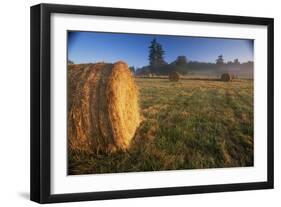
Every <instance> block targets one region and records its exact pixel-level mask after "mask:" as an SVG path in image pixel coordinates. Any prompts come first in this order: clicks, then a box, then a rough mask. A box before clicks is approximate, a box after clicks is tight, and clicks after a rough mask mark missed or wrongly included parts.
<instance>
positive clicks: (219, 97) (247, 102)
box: [68, 78, 254, 175]
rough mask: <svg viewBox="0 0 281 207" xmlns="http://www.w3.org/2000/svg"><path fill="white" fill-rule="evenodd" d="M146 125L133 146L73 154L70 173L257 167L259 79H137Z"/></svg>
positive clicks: (69, 156) (143, 125) (71, 152)
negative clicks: (255, 103) (255, 129)
mask: <svg viewBox="0 0 281 207" xmlns="http://www.w3.org/2000/svg"><path fill="white" fill-rule="evenodd" d="M136 83H137V85H138V88H139V91H140V97H139V101H140V103H139V104H140V108H141V115H142V120H143V121H142V122H141V125H140V126H139V128H138V129H137V132H136V134H135V137H134V138H133V140H132V143H131V145H130V148H129V149H127V150H126V151H118V152H115V153H112V154H107V153H92V154H89V153H82V152H81V153H77V152H74V151H69V154H68V174H70V175H75V174H97V173H119V172H139V171H160V170H180V169H204V168H227V167H246V166H253V163H254V157H253V150H254V148H253V146H254V143H253V142H254V140H253V120H254V119H253V81H252V80H234V81H231V82H222V81H207V80H180V81H179V82H170V81H169V80H168V79H155V78H153V79H149V78H136Z"/></svg>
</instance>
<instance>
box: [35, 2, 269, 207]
mask: <svg viewBox="0 0 281 207" xmlns="http://www.w3.org/2000/svg"><path fill="white" fill-rule="evenodd" d="M52 13H67V14H83V15H99V16H113V17H134V18H151V19H166V20H182V21H194V22H218V23H234V24H248V25H264V26H267V35H268V36H267V42H268V47H267V59H268V64H267V74H268V84H267V93H268V97H267V103H268V108H267V110H268V111H267V112H268V119H267V127H268V132H267V133H268V134H267V181H265V182H249V183H236V184H218V185H203V186H188V187H167V188H153V189H137V190H121V191H106V192H85V193H74V194H51V193H50V187H51V186H50V180H51V179H50V169H51V166H50V164H51V163H50V149H51V143H50V136H51V134H50V130H51V114H50V112H51V109H50V107H51V104H50V103H51V90H50V89H51V84H50V83H51V70H50V58H51V56H50V52H51V50H50V32H51V27H50V26H51V25H50V15H51V14H52ZM30 24H31V37H30V42H31V59H30V61H31V106H30V107H31V129H30V131H31V152H30V160H31V169H30V171H31V174H30V181H31V182H30V192H31V193H30V199H31V200H32V201H35V202H38V203H54V202H70V201H88V200H102V199H118V198H133V197H146V196H166V195H179V194H194V193H211V192H225V191H241V190H255V189H271V188H273V186H274V182H273V180H274V179H273V177H274V166H273V165H274V151H273V150H274V147H273V130H274V129H273V120H274V117H273V110H274V109H273V95H274V94H273V93H274V89H273V86H274V83H273V73H274V72H273V61H274V60H273V44H274V42H273V41H274V40H273V39H274V32H273V28H274V20H273V19H272V18H260V17H245V16H228V15H213V14H195V13H181V12H168V11H152V10H135V9H120V8H103V7H89V6H72V5H56V4H39V5H35V6H32V7H31V23H30ZM265 87H266V86H265Z"/></svg>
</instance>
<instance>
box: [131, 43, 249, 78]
mask: <svg viewBox="0 0 281 207" xmlns="http://www.w3.org/2000/svg"><path fill="white" fill-rule="evenodd" d="M148 49H149V55H148V60H149V65H147V66H144V67H141V68H135V67H133V66H132V67H130V69H131V70H132V71H133V72H135V74H136V75H148V74H155V75H168V74H169V73H170V72H172V71H176V72H178V73H180V74H182V75H186V74H188V73H194V72H200V71H205V72H206V71H209V72H210V73H218V74H220V73H222V72H227V71H229V70H233V69H234V70H252V69H253V61H248V62H245V63H240V62H239V60H238V59H237V58H236V59H234V60H233V61H228V62H225V61H224V58H223V55H219V56H218V58H217V59H216V60H215V63H208V62H199V61H188V60H187V58H186V56H184V55H181V56H178V57H177V58H176V60H174V61H172V62H171V63H167V62H166V61H165V59H164V55H165V51H164V49H163V47H162V45H161V44H160V43H158V42H157V40H156V39H155V38H154V39H153V40H152V41H151V44H150V46H149V47H148Z"/></svg>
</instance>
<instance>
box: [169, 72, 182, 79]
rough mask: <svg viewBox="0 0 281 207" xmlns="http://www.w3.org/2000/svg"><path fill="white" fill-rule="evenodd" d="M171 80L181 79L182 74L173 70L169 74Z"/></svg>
mask: <svg viewBox="0 0 281 207" xmlns="http://www.w3.org/2000/svg"><path fill="white" fill-rule="evenodd" d="M169 80H170V81H179V80H180V74H179V73H178V72H175V71H173V72H171V73H170V74H169Z"/></svg>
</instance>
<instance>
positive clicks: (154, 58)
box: [149, 38, 166, 70]
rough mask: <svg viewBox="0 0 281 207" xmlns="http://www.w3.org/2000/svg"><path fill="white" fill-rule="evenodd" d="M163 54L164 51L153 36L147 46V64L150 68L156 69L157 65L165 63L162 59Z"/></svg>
mask: <svg viewBox="0 0 281 207" xmlns="http://www.w3.org/2000/svg"><path fill="white" fill-rule="evenodd" d="M164 54H165V51H164V50H163V48H162V45H161V44H159V43H158V42H157V41H156V39H155V38H154V39H153V40H152V41H151V44H150V46H149V65H150V67H151V69H152V70H156V68H157V67H160V66H163V65H164V64H165V63H166V62H165V61H164Z"/></svg>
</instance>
